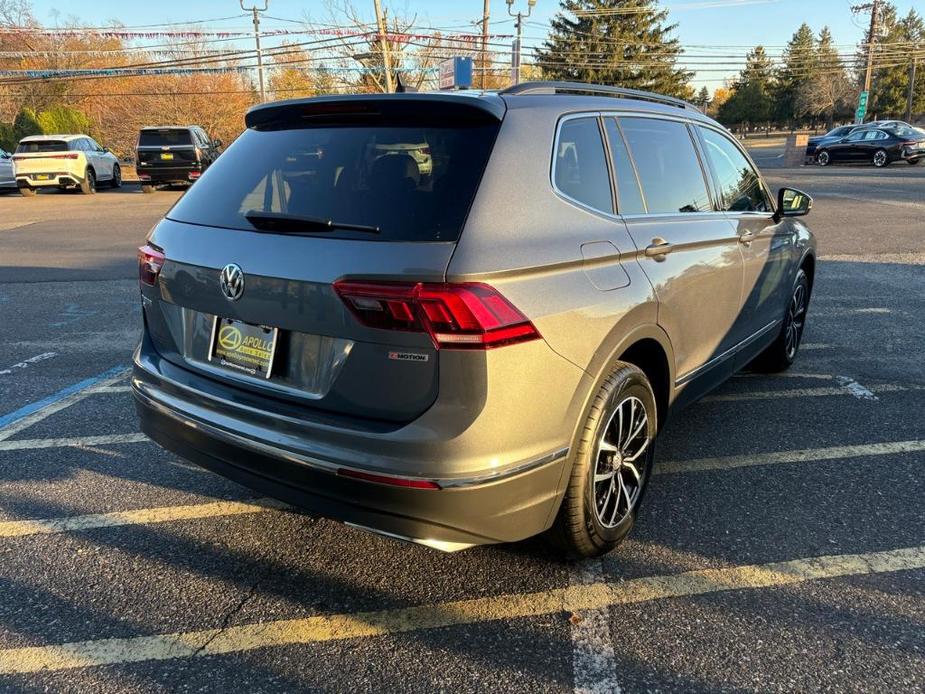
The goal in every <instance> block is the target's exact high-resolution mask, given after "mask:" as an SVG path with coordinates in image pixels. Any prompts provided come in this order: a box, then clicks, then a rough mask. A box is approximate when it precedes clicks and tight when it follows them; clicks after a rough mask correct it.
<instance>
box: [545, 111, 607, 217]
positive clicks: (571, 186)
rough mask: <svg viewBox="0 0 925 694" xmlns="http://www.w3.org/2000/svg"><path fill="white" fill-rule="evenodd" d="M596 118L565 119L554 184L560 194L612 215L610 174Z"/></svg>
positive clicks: (561, 131)
mask: <svg viewBox="0 0 925 694" xmlns="http://www.w3.org/2000/svg"><path fill="white" fill-rule="evenodd" d="M604 157H605V155H604V143H603V142H602V141H601V131H600V128H599V127H598V124H597V118H595V117H588V118H574V119H572V120H567V121H565V122H564V123H563V124H562V127H561V128H560V129H559V140H558V143H557V147H556V161H555V167H554V168H555V183H556V188H558V189H559V191H560V192H562V193H564V194H565V195H568V196H569V197H570V198H572V199H573V200H577V201H578V202H580V203H582V204H585V205H587V206H588V207H591V208H593V209H595V210H600V211H602V212H607V213H611V212H613V201H612V199H611V194H610V175H609V173H608V172H607V161H606V159H605V158H604Z"/></svg>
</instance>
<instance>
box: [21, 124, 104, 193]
mask: <svg viewBox="0 0 925 694" xmlns="http://www.w3.org/2000/svg"><path fill="white" fill-rule="evenodd" d="M13 169H14V171H15V174H16V185H17V186H18V187H19V192H20V193H22V194H23V195H26V196H30V195H35V193H36V191H37V190H38V189H39V188H50V187H56V188H59V189H61V190H64V189H65V188H70V187H77V188H80V192H81V193H83V194H84V195H90V194H91V193H95V192H96V186H97V183H104V182H105V183H107V184H108V185H109V186H110V187H111V188H118V187H119V186H121V185H122V171H121V170H120V169H119V160H118V159H117V158H116V156H115V155H114V154H113V153H112V152H110V151H109V150H107V149H104V148H103V147H100V146H99V145H98V144H97V143H96V141H95V140H94V139H93V138H92V137H88V136H87V135H32V136H30V137H24V138H23V139H22V140H20V141H19V145H18V146H17V147H16V153H15V154H14V155H13Z"/></svg>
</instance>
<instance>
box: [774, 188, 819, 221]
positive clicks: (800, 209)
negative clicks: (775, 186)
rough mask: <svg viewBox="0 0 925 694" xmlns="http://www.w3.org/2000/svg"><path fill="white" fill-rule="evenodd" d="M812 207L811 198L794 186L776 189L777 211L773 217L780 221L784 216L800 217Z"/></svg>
mask: <svg viewBox="0 0 925 694" xmlns="http://www.w3.org/2000/svg"><path fill="white" fill-rule="evenodd" d="M811 209H813V199H812V198H811V197H810V196H809V195H807V194H806V193H804V192H803V191H802V190H797V189H796V188H781V189H780V190H779V191H777V212H776V213H775V215H774V217H775V219H776V220H777V221H780V220H781V219H783V218H784V217H802V216H804V215H807V214H809V211H810V210H811Z"/></svg>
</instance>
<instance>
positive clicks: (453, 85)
mask: <svg viewBox="0 0 925 694" xmlns="http://www.w3.org/2000/svg"><path fill="white" fill-rule="evenodd" d="M439 75H440V89H469V88H470V87H471V86H472V58H464V57H456V58H450V59H449V60H444V61H443V62H442V63H440V72H439Z"/></svg>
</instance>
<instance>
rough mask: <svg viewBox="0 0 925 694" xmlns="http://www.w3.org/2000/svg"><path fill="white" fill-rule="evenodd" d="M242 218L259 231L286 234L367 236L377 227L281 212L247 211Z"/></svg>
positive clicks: (376, 231) (377, 229) (377, 228)
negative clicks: (339, 233) (358, 232)
mask: <svg viewBox="0 0 925 694" xmlns="http://www.w3.org/2000/svg"><path fill="white" fill-rule="evenodd" d="M244 218H245V219H246V220H247V221H248V222H250V223H251V224H253V225H254V227H256V228H257V229H258V230H260V231H279V232H286V233H299V232H300V231H304V232H306V233H315V232H319V231H338V230H341V229H342V230H344V231H363V232H366V233H368V234H378V233H379V227H374V226H369V225H367V224H352V223H350V222H338V221H336V220H334V219H322V218H320V217H305V216H302V215H297V214H284V213H282V212H261V211H259V210H248V211H247V212H245V213H244Z"/></svg>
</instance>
